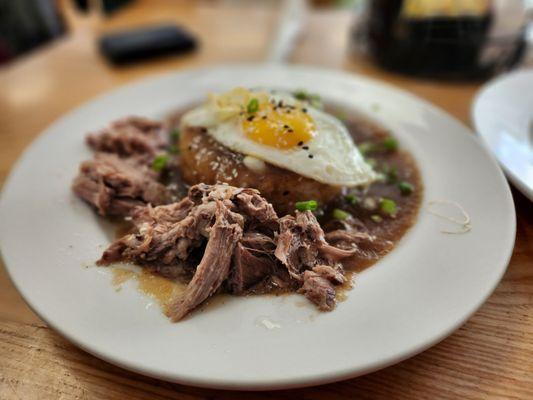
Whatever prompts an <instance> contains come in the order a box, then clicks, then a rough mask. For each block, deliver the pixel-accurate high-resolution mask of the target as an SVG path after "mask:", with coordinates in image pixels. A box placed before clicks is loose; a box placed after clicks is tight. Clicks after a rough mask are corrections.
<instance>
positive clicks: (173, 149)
mask: <svg viewBox="0 0 533 400" xmlns="http://www.w3.org/2000/svg"><path fill="white" fill-rule="evenodd" d="M168 152H169V153H170V154H178V153H179V152H180V149H179V148H178V147H177V146H174V145H172V146H170V147H169V148H168Z"/></svg>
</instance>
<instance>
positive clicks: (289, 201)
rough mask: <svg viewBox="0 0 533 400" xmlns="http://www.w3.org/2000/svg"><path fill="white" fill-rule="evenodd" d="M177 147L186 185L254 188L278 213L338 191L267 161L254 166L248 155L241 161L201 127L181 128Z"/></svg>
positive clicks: (325, 200)
mask: <svg viewBox="0 0 533 400" xmlns="http://www.w3.org/2000/svg"><path fill="white" fill-rule="evenodd" d="M179 147H180V155H181V157H180V162H181V174H182V177H183V180H184V181H185V182H187V183H188V184H190V185H194V184H197V183H199V182H204V183H207V184H210V185H213V184H216V183H227V184H229V185H232V186H236V187H251V188H255V189H258V190H259V191H260V192H261V194H262V195H263V196H264V197H265V198H266V199H267V200H268V201H269V202H271V203H272V205H273V206H274V208H275V209H276V211H277V212H278V213H279V214H280V215H285V214H288V213H292V212H293V211H294V204H295V203H296V202H298V201H306V200H316V201H318V202H319V203H320V204H325V203H328V202H329V201H331V200H333V198H334V197H336V196H337V195H338V194H339V193H340V191H341V188H339V187H335V186H330V185H326V184H324V183H320V182H318V181H315V180H313V179H310V178H307V177H304V176H302V175H299V174H296V173H294V172H291V171H288V170H286V169H282V168H279V167H276V166H274V165H271V164H268V163H264V164H263V165H261V164H262V163H261V162H260V163H259V165H258V166H254V165H252V164H251V163H249V162H248V161H249V160H250V158H247V159H246V160H245V156H244V155H243V154H240V153H235V152H233V151H232V150H230V149H228V148H227V147H225V146H223V145H221V144H220V143H218V142H217V141H215V140H214V139H213V138H212V137H211V136H209V135H208V134H207V133H206V132H205V131H204V130H203V129H202V128H187V129H184V130H183V131H182V132H181V135H180V144H179ZM252 161H253V160H252ZM256 164H257V162H256ZM250 167H251V168H250ZM261 167H262V168H261Z"/></svg>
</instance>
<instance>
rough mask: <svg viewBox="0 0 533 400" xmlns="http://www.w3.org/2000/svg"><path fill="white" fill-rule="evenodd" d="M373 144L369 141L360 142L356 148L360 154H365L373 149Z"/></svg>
mask: <svg viewBox="0 0 533 400" xmlns="http://www.w3.org/2000/svg"><path fill="white" fill-rule="evenodd" d="M374 146H375V145H374V144H373V143H371V142H362V143H359V144H358V145H357V148H358V149H359V151H360V152H361V154H362V155H366V154H368V153H370V152H371V151H372V150H373V148H374ZM367 162H368V161H367Z"/></svg>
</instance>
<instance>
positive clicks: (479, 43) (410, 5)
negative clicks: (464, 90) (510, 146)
mask: <svg viewBox="0 0 533 400" xmlns="http://www.w3.org/2000/svg"><path fill="white" fill-rule="evenodd" d="M524 32H525V10H524V5H523V3H522V2H521V1H518V0H512V1H507V0H492V1H489V0H461V1H459V0H431V1H428V0H371V1H368V2H367V4H366V9H365V11H364V14H363V17H362V20H360V21H359V23H358V24H357V25H356V27H355V30H354V35H355V38H356V41H357V42H358V43H359V44H362V45H364V48H365V51H366V52H367V53H368V54H369V55H370V56H371V57H372V58H373V59H374V60H375V61H376V62H377V63H378V64H379V65H381V66H382V67H384V68H387V69H390V70H393V71H397V72H402V73H407V74H412V75H419V76H427V77H438V78H452V79H469V78H485V77H487V76H490V75H492V74H494V73H496V72H501V71H503V70H505V69H508V68H510V67H512V66H513V65H515V64H516V63H517V62H518V61H519V60H520V58H521V56H522V54H523V52H524V48H525V39H524Z"/></svg>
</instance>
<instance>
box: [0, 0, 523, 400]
mask: <svg viewBox="0 0 533 400" xmlns="http://www.w3.org/2000/svg"><path fill="white" fill-rule="evenodd" d="M63 3H66V2H63ZM243 4H244V5H243ZM247 4H248V3H246V4H245V3H244V2H243V3H240V6H236V5H235V3H232V2H217V1H206V2H185V1H170V0H167V1H164V0H156V1H148V0H144V1H138V2H136V3H135V4H134V5H133V6H131V7H129V8H127V9H125V10H124V11H121V12H119V13H117V14H115V15H114V16H112V17H111V18H109V19H105V20H102V19H101V18H90V19H83V18H81V17H80V16H78V15H76V14H75V13H74V12H73V11H72V10H71V9H70V8H69V7H68V5H67V6H66V7H65V8H64V12H65V15H66V18H67V21H68V22H69V25H70V26H71V29H72V33H71V34H70V35H69V36H67V37H65V38H63V39H60V40H58V41H56V42H54V43H52V44H50V45H47V46H46V47H45V48H43V49H40V50H38V51H36V52H34V53H31V54H29V55H27V56H24V57H23V58H22V59H20V60H17V61H16V62H15V63H13V64H11V65H9V66H8V67H4V68H2V69H1V70H0V184H1V183H2V182H3V181H4V180H5V178H6V177H7V174H8V173H9V170H10V169H11V167H12V165H13V163H14V162H15V160H16V159H17V158H18V157H19V156H20V154H21V153H22V151H23V150H24V148H25V147H26V146H27V145H28V144H29V143H30V142H31V141H32V140H33V139H34V138H35V137H36V136H37V135H38V134H39V133H40V132H41V131H42V130H43V129H44V128H45V127H46V126H47V125H49V124H51V123H52V122H53V121H54V120H55V119H57V118H58V117H60V116H61V115H62V114H64V113H66V112H68V111H69V110H71V109H72V108H74V107H76V106H77V105H79V104H81V103H83V102H84V101H86V100H88V99H90V98H91V97H93V96H95V95H97V94H99V93H102V92H104V91H107V90H110V89H112V88H114V87H117V86H120V85H122V84H124V83H126V82H129V81H132V80H135V79H138V78H141V77H145V76H147V75H150V74H154V73H159V72H165V71H170V70H176V69H181V68H191V67H196V66H200V65H210V64H215V63H224V62H226V63H227V62H259V61H262V60H263V59H264V57H265V56H266V54H267V50H268V45H269V40H270V38H271V37H272V33H273V32H274V30H275V27H276V21H277V18H278V11H277V10H278V9H277V6H276V2H266V3H260V5H259V6H257V5H256V6H254V7H252V6H250V5H247ZM169 20H170V21H176V22H178V23H181V24H183V25H185V26H187V27H188V28H190V29H191V30H192V31H193V32H194V33H195V34H196V35H198V36H199V38H200V40H201V43H202V46H201V48H200V50H199V51H198V52H197V53H195V54H192V55H188V56H184V57H167V58H163V59H158V60H154V61H149V62H144V63H140V64H136V65H133V66H129V67H125V68H115V67H112V66H110V65H108V64H107V63H106V62H105V61H104V60H102V58H101V57H100V56H99V55H98V52H97V51H96V48H95V37H97V35H98V33H99V32H103V31H106V30H110V29H115V28H120V27H129V26H134V25H139V24H146V23H152V22H160V21H169ZM350 23H351V15H350V13H347V12H341V11H313V12H311V13H310V14H309V15H308V17H307V18H306V23H305V31H304V35H303V36H302V37H301V39H300V41H299V42H298V44H297V48H296V49H295V51H294V53H293V55H292V57H291V62H295V63H305V64H311V65H316V66H323V67H329V68H337V69H343V70H346V71H351V72H355V73H361V74H365V75H367V76H371V77H374V78H377V79H381V80H384V81H387V82H389V83H392V84H394V85H397V86H400V87H402V88H404V89H406V90H408V91H410V92H412V93H414V94H416V95H418V96H420V97H422V98H425V99H427V100H429V101H431V102H433V103H435V104H437V105H438V106H440V107H442V108H444V109H445V110H447V111H448V112H449V113H450V114H451V115H453V116H455V117H456V118H458V119H459V120H461V121H462V122H464V123H465V124H468V125H469V124H470V119H469V112H470V104H471V101H472V98H473V96H474V94H475V92H476V91H477V90H478V88H479V86H480V85H479V84H476V83H443V82H435V81H430V80H416V79H413V78H409V77H405V76H400V75H394V74H391V73H388V72H385V71H382V70H379V69H377V68H376V67H375V66H373V65H372V64H371V63H369V62H368V61H366V60H365V59H363V58H361V57H360V56H355V55H353V54H350V53H349V51H348V50H347V48H348V47H347V32H348V29H349V26H350ZM513 195H514V199H515V203H516V208H517V220H518V227H517V237H516V246H515V249H514V253H513V257H512V259H511V262H510V265H509V268H508V270H507V273H506V274H505V276H504V278H503V280H502V282H501V283H500V285H499V286H498V287H497V289H496V290H495V292H494V294H493V295H492V296H491V297H490V298H489V300H488V301H487V302H486V303H485V304H484V305H483V306H482V307H481V309H480V310H479V311H478V312H477V313H476V314H475V315H474V316H473V317H472V318H471V319H470V320H469V321H468V322H467V323H466V324H465V325H464V326H463V327H462V328H460V329H459V330H458V331H457V332H455V333H454V334H453V335H451V336H450V337H449V338H447V339H446V340H444V341H443V342H441V343H440V344H438V345H436V346H434V347H433V348H431V349H429V350H427V351H425V352H424V353H422V354H420V355H418V356H416V357H413V358H411V359H409V360H407V361H404V362H402V363H400V364H397V365H395V366H392V367H389V368H386V369H384V370H381V371H378V372H375V373H373V374H369V375H366V376H363V377H360V378H357V379H352V380H349V381H344V382H340V383H336V384H329V385H324V386H319V387H314V388H307V389H299V390H289V391H279V392H258V393H242V392H229V391H215V390H205V389H198V388H192V387H187V386H182V385H177V384H171V383H167V382H163V381H159V380H156V379H152V378H147V377H144V376H141V375H138V374H135V373H131V372H128V371H125V370H123V369H121V368H118V367H115V366H113V365H110V364H108V363H106V362H104V361H101V360H99V359H97V358H95V357H93V356H91V355H89V354H87V353H85V352H83V351H82V350H79V349H77V348H76V347H75V346H74V345H72V344H70V343H69V342H67V341H66V340H65V339H63V338H62V337H61V336H59V335H58V334H57V333H55V332H54V331H53V330H51V329H50V328H48V327H47V326H46V324H45V323H44V322H42V321H41V320H40V319H39V318H38V317H37V316H36V315H35V314H34V313H33V312H32V311H31V310H30V309H29V308H28V307H27V306H26V305H25V303H24V302H23V300H22V299H21V297H20V296H19V294H18V293H17V291H16V290H15V288H14V287H13V285H12V284H11V282H10V281H9V278H8V277H7V275H6V273H5V270H4V269H3V267H2V268H0V399H2V400H4V399H6V400H7V399H16V400H20V399H167V398H169V399H241V398H242V399H263V398H279V399H295V398H302V399H355V398H357V399H359V398H361V399H488V398H490V399H533V206H532V204H531V203H530V202H529V201H528V200H526V199H525V198H524V197H523V196H522V195H521V194H519V193H518V192H516V191H514V190H513ZM0 223H1V221H0Z"/></svg>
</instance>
